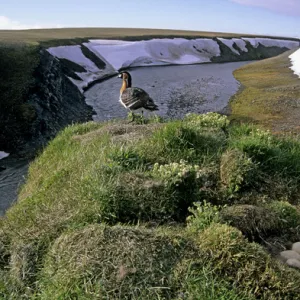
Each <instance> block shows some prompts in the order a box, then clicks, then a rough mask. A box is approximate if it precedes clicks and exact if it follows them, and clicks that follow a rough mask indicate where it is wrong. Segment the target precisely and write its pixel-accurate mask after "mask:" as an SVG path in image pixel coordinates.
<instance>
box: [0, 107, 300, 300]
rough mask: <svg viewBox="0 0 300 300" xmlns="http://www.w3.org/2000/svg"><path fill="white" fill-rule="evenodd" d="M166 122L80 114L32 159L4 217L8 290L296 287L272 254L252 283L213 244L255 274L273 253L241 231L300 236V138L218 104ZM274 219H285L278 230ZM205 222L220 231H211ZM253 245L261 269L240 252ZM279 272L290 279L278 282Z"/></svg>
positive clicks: (0, 252) (122, 293) (251, 292)
mask: <svg viewBox="0 0 300 300" xmlns="http://www.w3.org/2000/svg"><path fill="white" fill-rule="evenodd" d="M159 122H160V120H158V119H155V120H151V122H150V123H149V124H142V125H141V124H127V123H125V122H119V121H115V122H107V123H102V124H98V123H93V122H90V123H86V124H81V125H73V126H70V127H68V128H66V129H65V130H64V131H62V132H61V133H60V134H59V135H58V136H57V137H56V138H55V139H54V140H53V141H52V142H51V143H50V144H49V145H48V147H47V148H46V149H45V150H44V151H43V153H41V154H40V156H39V157H38V158H37V159H36V160H35V161H34V162H33V163H32V164H31V166H30V169H29V174H28V178H27V182H26V184H25V185H24V186H23V187H22V189H21V191H20V194H19V201H18V202H17V203H16V204H15V205H14V206H13V207H11V209H9V211H8V212H7V214H6V216H5V218H3V219H2V220H1V221H2V222H1V223H0V229H1V231H0V259H1V260H0V266H1V270H2V271H1V274H0V293H1V292H2V295H3V298H4V299H5V297H6V298H7V297H8V295H9V297H10V298H9V297H8V299H22V297H25V298H26V297H27V298H32V299H34V295H37V296H36V297H37V299H39V298H41V299H60V298H61V299H74V298H76V297H77V298H79V299H97V298H98V299H102V298H104V299H105V297H107V295H111V297H112V298H117V297H121V298H123V299H126V298H128V299H138V298H147V297H148V298H149V297H150V299H155V298H159V297H160V298H166V299H180V298H184V299H195V297H196V298H197V297H198V296H197V295H201V296H202V297H203V299H243V297H246V298H245V299H249V297H250V298H251V297H265V296H266V297H267V296H268V297H269V298H268V299H273V298H274V297H275V296H276V297H277V296H278V295H279V296H283V298H284V297H287V298H290V296H291V295H294V294H293V293H294V291H296V288H295V287H294V282H296V283H297V282H298V279H297V278H298V277H297V276H298V275H297V272H296V271H293V272H292V273H289V272H288V271H287V273H284V272H286V271H285V268H284V267H283V266H280V265H278V266H277V264H276V267H274V269H272V270H271V271H270V272H271V273H268V274H271V275H270V276H269V277H268V276H267V275H266V277H265V279H264V280H265V281H263V283H262V285H257V283H256V281H255V280H254V279H253V280H250V279H249V282H248V281H247V282H244V281H241V280H240V277H235V276H233V275H232V274H233V273H234V272H233V271H232V270H233V269H228V265H227V263H229V262H228V261H227V262H226V260H225V261H224V264H221V262H222V261H220V264H218V263H217V258H216V259H215V258H214V255H215V254H213V253H215V251H217V252H216V253H218V251H221V250H222V249H223V248H224V249H223V250H224V253H223V252H222V255H221V256H220V257H223V255H224V257H226V255H228V257H227V259H228V260H229V259H230V258H231V259H233V262H232V264H233V266H234V268H235V269H236V270H237V274H242V275H241V276H242V277H245V278H250V276H254V278H258V277H257V276H258V274H260V273H259V272H263V271H262V270H265V269H264V268H271V260H270V259H271V258H269V256H267V254H266V253H265V252H264V251H263V249H262V248H261V247H259V246H257V245H255V244H249V243H248V242H247V240H246V239H244V238H243V237H242V233H243V234H244V235H245V236H246V237H251V236H255V235H259V236H260V235H263V237H264V240H265V239H267V238H269V237H270V235H271V234H272V235H274V234H275V235H276V234H277V235H279V236H278V238H281V234H286V232H289V234H290V236H291V237H294V238H296V236H297V234H298V233H297V232H298V231H297V230H298V229H297V228H298V225H299V220H298V217H299V214H298V209H297V205H299V203H300V198H299V190H298V186H299V178H300V176H299V174H300V165H299V161H300V143H299V142H298V141H297V140H296V139H291V138H275V137H274V136H272V135H271V134H270V133H269V132H266V131H262V130H259V129H257V128H256V127H253V126H246V125H241V126H240V125H230V124H229V122H228V119H227V118H226V117H225V116H220V115H218V114H214V113H209V114H206V115H189V116H187V117H186V118H185V119H184V120H182V121H171V122H166V123H159ZM250 174H251V176H250ZM224 184H225V185H226V184H227V186H226V188H225V189H224ZM236 187H238V188H236ZM194 203H195V204H196V206H194ZM241 204H243V205H241ZM224 205H226V207H225V208H224V207H223V206H224ZM253 205H255V206H253ZM189 215H190V216H189ZM187 217H188V227H187V228H186V227H185V224H186V222H185V220H186V218H187ZM224 221H225V222H226V223H229V224H231V225H232V226H236V227H237V228H239V229H240V230H241V232H242V233H241V232H240V231H237V230H236V231H234V230H233V229H232V228H231V227H226V226H225V225H220V223H221V222H224ZM117 224H119V225H117ZM139 224H143V226H141V225H139ZM216 224H219V225H218V226H219V227H214V226H217V225H216ZM249 224H250V226H249ZM277 224H279V225H278V226H279V227H280V228H281V227H282V226H283V224H285V229H284V230H279V231H276V230H275V233H274V230H273V228H275V227H276V226H277ZM280 224H281V225H280ZM145 226H146V227H151V228H152V229H146V228H145ZM224 226H225V227H224ZM209 228H215V230H216V232H215V234H213V232H211V236H210V237H209V234H208V233H207V232H210V231H209V230H211V231H213V229H209ZM224 228H225V229H224ZM228 228H230V230H229V229H228ZM276 228H277V227H276ZM227 230H229V231H230V232H231V233H230V234H229V233H228V234H227ZM199 232H200V233H199ZM205 232H206V233H205ZM222 232H223V233H224V239H225V240H226V241H225V242H224V243H225V244H224V245H223V244H222V242H221V236H222V234H221V233H222ZM199 234H200V235H199ZM200 236H201V238H200ZM235 238H236V239H237V240H236V241H235V242H234V243H235V244H234V245H236V246H235V247H236V251H237V252H234V253H233V254H230V251H231V250H230V249H229V248H228V247H227V246H226V245H227V244H228V243H229V245H230V243H231V242H232V241H231V239H235ZM255 240H257V241H259V242H262V241H261V240H258V239H255ZM239 241H240V242H241V247H238V245H237V244H236V243H239ZM210 245H211V246H210ZM249 245H250V246H249ZM214 247H215V248H214ZM210 248H211V251H213V252H212V255H213V259H210V258H209V259H207V258H208V257H209V255H208V253H210V251H209V249H210ZM213 249H214V250H213ZM253 249H254V250H253ZM229 250H230V251H229ZM255 251H257V252H255ZM248 252H249V253H248ZM226 253H227V254H226ZM239 253H241V254H239ZM216 255H219V254H216ZM257 255H258V256H259V257H260V256H261V257H264V259H262V260H259V261H258V262H257V263H255V264H254V266H255V267H257V269H258V270H260V271H259V272H258V273H255V272H254V269H251V268H250V267H249V268H250V269H248V267H247V268H246V267H245V268H244V262H243V263H242V262H241V261H240V260H239V259H240V258H239V256H241V257H252V256H253V257H256V256H257ZM216 257H219V256H216ZM101 258H103V259H101ZM236 258H238V260H237V262H236V264H235V259H236ZM269 261H270V265H267V267H266V262H269ZM211 262H214V263H213V264H211ZM122 263H124V264H122ZM246 265H247V264H246ZM151 266H152V267H151ZM240 266H242V267H241V268H242V269H241V271H239V268H240ZM247 266H248V265H247ZM149 268H150V269H149ZM154 269H155V270H154ZM216 270H217V271H216ZM226 270H231V271H230V272H227V271H226ZM248 270H249V274H248V273H247V272H248ZM118 272H121V273H122V274H123V273H124V274H125V275H124V276H125V277H124V278H123V279H122V280H123V281H121V282H122V284H121V283H120V281H118V280H119V279H118V274H119V273H118ZM239 272H240V273H239ZM280 272H283V273H284V274H287V275H285V276H286V277H285V278H289V280H290V283H289V284H287V286H286V287H285V288H284V287H283V288H282V290H281V287H282V286H283V285H284V284H286V281H285V279H282V280H281V281H280V280H279V279H278V277H277V275H276V274H279V273H280ZM162 273H164V274H165V277H161V276H162V275H161V274H162ZM283 273H282V274H283ZM67 274H70V275H69V276H67ZM127 274H128V276H127ZM263 274H264V273H263ZM291 274H292V275H293V274H294V275H293V276H295V280H294V279H293V277H292V275H291ZM295 274H296V275H295ZM247 276H249V277H247ZM255 276H256V277H255ZM274 278H275V279H274ZM52 279H53V280H52ZM51 280H52V281H51ZM247 280H248V279H247ZM257 280H258V279H257ZM268 280H270V282H268ZM243 284H245V286H246V287H247V289H246V294H245V293H244V291H243V289H242V288H241V287H242V286H243ZM120 285H121V288H120ZM263 285H265V286H267V289H266V291H265V292H264V291H263ZM233 287H234V288H233ZM118 293H119V294H118ZM222 293H223V294H224V295H226V297H227V298H224V297H223V298H222ZM51 295H53V297H52V296H51ZM118 295H119V296H118ZM51 297H52V298H51ZM93 297H94V298H93ZM101 297H102V298H101ZM109 297H110V296H109ZM272 297H273V298H272ZM274 299H275V298H274ZM291 299H292V298H291Z"/></svg>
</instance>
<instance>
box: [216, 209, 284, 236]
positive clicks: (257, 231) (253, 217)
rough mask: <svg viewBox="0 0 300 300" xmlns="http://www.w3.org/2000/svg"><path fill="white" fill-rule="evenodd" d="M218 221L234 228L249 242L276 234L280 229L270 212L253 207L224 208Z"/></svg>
mask: <svg viewBox="0 0 300 300" xmlns="http://www.w3.org/2000/svg"><path fill="white" fill-rule="evenodd" d="M220 220H221V222H226V223H227V224H230V225H231V226H233V227H236V228H237V229H239V230H240V231H241V232H242V233H243V234H244V235H245V236H246V237H247V238H249V239H251V240H259V238H261V237H264V236H267V235H270V234H272V233H277V231H279V230H280V228H281V227H280V223H279V219H278V218H277V216H276V214H275V213H274V212H273V211H272V210H270V209H267V208H263V207H258V206H254V205H233V206H229V207H225V208H223V209H222V211H221V212H220Z"/></svg>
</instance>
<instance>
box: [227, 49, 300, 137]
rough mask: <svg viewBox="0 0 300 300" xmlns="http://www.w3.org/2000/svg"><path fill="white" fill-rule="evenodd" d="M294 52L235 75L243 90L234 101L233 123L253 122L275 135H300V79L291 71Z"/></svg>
mask: <svg viewBox="0 0 300 300" xmlns="http://www.w3.org/2000/svg"><path fill="white" fill-rule="evenodd" d="M292 52H293V51H288V52H286V53H284V54H281V55H279V56H277V57H273V58H269V59H266V60H264V61H260V62H256V63H252V64H249V65H246V66H244V67H242V68H240V69H238V70H236V71H235V72H234V75H235V77H236V78H237V79H238V80H239V81H240V82H241V84H242V89H241V91H240V92H239V93H238V94H237V95H236V96H235V97H234V98H233V100H232V103H231V109H232V116H231V118H232V119H238V120H241V119H242V120H248V121H252V122H255V123H258V124H261V125H263V126H265V127H267V128H269V129H271V130H272V131H273V132H287V131H293V132H300V126H299V117H300V79H299V78H298V76H296V75H295V74H293V71H292V70H291V69H290V68H289V67H290V66H291V62H290V60H289V55H290V54H291V53H292Z"/></svg>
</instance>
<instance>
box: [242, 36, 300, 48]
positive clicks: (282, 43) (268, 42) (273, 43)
mask: <svg viewBox="0 0 300 300" xmlns="http://www.w3.org/2000/svg"><path fill="white" fill-rule="evenodd" d="M242 39H243V40H245V41H248V42H249V43H250V44H251V45H252V46H253V47H254V48H257V47H258V46H259V44H261V45H263V46H265V47H280V48H288V49H294V48H297V47H299V42H298V41H288V40H275V39H268V38H242Z"/></svg>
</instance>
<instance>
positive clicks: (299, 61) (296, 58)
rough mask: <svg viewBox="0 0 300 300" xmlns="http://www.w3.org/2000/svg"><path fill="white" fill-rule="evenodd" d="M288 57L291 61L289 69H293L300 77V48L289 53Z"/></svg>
mask: <svg viewBox="0 0 300 300" xmlns="http://www.w3.org/2000/svg"><path fill="white" fill-rule="evenodd" d="M289 58H290V59H291V62H292V66H291V69H292V70H293V71H294V74H296V75H298V76H299V78H300V49H298V50H297V51H295V52H294V53H293V54H291V55H290V56H289Z"/></svg>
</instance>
